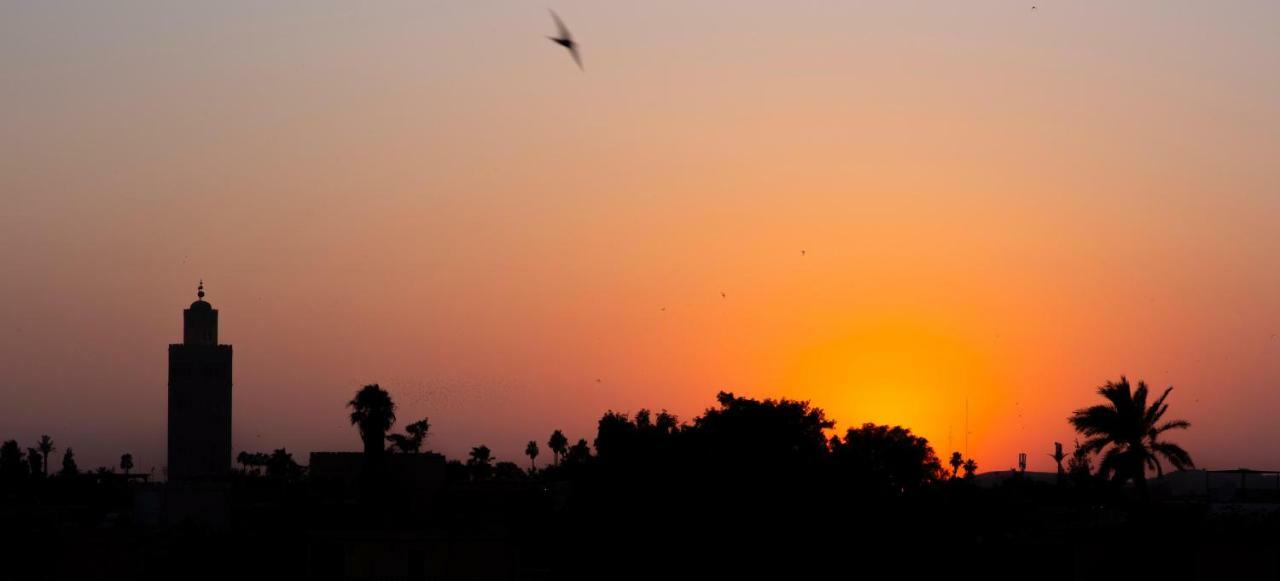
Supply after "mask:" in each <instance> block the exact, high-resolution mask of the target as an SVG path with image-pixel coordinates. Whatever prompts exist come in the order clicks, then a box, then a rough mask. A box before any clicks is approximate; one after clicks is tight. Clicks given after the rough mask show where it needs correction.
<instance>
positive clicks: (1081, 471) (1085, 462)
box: [1067, 440, 1093, 484]
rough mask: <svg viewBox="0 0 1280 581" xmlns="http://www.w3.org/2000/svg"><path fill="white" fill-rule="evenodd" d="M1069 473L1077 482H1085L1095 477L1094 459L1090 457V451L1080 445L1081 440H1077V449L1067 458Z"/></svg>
mask: <svg viewBox="0 0 1280 581" xmlns="http://www.w3.org/2000/svg"><path fill="white" fill-rule="evenodd" d="M1067 474H1069V475H1070V476H1071V479H1072V480H1074V481H1075V482H1076V483H1077V484H1085V483H1087V482H1088V481H1089V479H1090V478H1092V477H1093V460H1092V459H1090V458H1089V451H1088V450H1086V449H1084V447H1083V446H1081V445H1080V440H1076V447H1075V450H1073V451H1072V452H1071V458H1070V459H1068V460H1067Z"/></svg>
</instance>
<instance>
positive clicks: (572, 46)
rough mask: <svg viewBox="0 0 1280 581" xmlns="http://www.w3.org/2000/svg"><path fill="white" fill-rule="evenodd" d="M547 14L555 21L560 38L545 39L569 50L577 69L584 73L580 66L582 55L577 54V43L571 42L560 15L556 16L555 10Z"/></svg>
mask: <svg viewBox="0 0 1280 581" xmlns="http://www.w3.org/2000/svg"><path fill="white" fill-rule="evenodd" d="M549 12H551V18H554V19H555V21H556V29H557V30H558V31H559V34H560V36H548V37H547V38H549V39H551V42H554V43H556V44H558V45H560V46H563V47H565V48H567V49H569V54H570V55H571V56H572V57H573V62H575V63H578V68H579V69H580V70H584V71H585V70H587V69H585V68H584V67H583V66H582V55H580V54H578V43H577V41H575V40H573V35H572V34H569V29H568V28H567V27H565V25H564V21H562V20H560V15H559V14H556V11H555V10H549Z"/></svg>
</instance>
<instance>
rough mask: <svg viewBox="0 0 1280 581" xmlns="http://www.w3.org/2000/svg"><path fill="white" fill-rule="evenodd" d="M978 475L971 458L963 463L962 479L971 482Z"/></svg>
mask: <svg viewBox="0 0 1280 581" xmlns="http://www.w3.org/2000/svg"><path fill="white" fill-rule="evenodd" d="M977 474H978V463H977V462H976V461H974V459H973V458H970V459H968V460H965V461H964V479H965V480H972V479H973V477H974V476H976V475H977Z"/></svg>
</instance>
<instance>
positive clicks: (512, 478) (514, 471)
mask: <svg viewBox="0 0 1280 581" xmlns="http://www.w3.org/2000/svg"><path fill="white" fill-rule="evenodd" d="M527 477H528V475H527V474H525V472H524V470H521V469H520V467H519V466H516V463H515V462H498V463H497V464H495V465H494V466H493V478H494V480H501V481H503V482H519V481H521V480H524V479H525V478H527Z"/></svg>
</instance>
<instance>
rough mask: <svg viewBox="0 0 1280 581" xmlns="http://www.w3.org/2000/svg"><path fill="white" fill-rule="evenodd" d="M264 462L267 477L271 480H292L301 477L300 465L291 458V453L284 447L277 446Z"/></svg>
mask: <svg viewBox="0 0 1280 581" xmlns="http://www.w3.org/2000/svg"><path fill="white" fill-rule="evenodd" d="M264 463H265V464H266V468H267V478H270V479H272V480H280V481H285V482H293V481H295V480H297V479H299V478H301V477H302V466H301V465H299V464H298V462H297V461H295V460H294V459H293V454H290V453H289V452H288V451H287V450H285V449H284V448H277V449H276V450H275V451H273V452H272V453H271V455H270V456H268V457H267V458H266V461H265V462H264Z"/></svg>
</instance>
